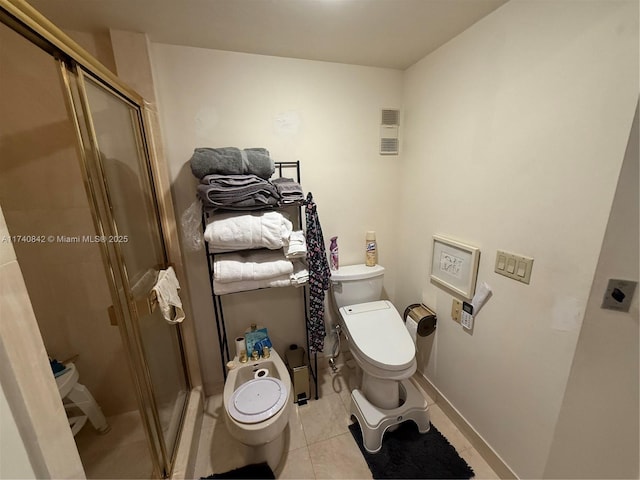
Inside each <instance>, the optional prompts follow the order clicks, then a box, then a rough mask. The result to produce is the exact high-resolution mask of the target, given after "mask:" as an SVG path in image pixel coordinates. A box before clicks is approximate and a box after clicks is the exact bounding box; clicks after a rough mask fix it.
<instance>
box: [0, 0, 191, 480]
mask: <svg viewBox="0 0 640 480" xmlns="http://www.w3.org/2000/svg"><path fill="white" fill-rule="evenodd" d="M0 21H2V22H3V23H5V24H7V25H8V26H9V27H10V28H13V29H14V30H16V31H18V32H19V33H21V34H22V35H23V36H25V37H26V38H27V39H29V40H31V41H32V42H33V43H34V44H36V45H38V46H39V47H40V48H42V49H43V50H45V51H47V52H49V53H51V54H52V55H53V56H54V57H56V58H57V59H58V60H59V64H60V76H61V80H62V83H63V86H64V90H65V91H66V92H67V105H68V109H69V113H70V115H71V118H72V119H73V122H74V124H75V125H74V127H75V129H76V132H77V138H78V144H77V148H78V153H79V157H80V158H81V165H80V166H81V170H82V174H83V178H84V183H85V190H86V192H87V196H88V198H89V203H90V205H91V211H92V217H93V222H94V225H95V227H96V232H97V235H98V236H100V237H103V238H106V239H109V238H112V239H118V238H122V237H123V236H124V235H125V233H126V232H119V230H118V222H117V221H116V219H115V218H114V206H113V201H112V200H113V198H112V195H111V193H110V187H109V185H108V182H107V179H106V175H105V174H106V172H105V165H104V161H103V158H102V156H101V154H100V150H99V148H100V147H99V142H98V140H97V134H96V130H95V126H94V122H93V119H92V118H91V106H90V101H89V98H88V95H87V84H90V85H91V88H94V87H96V88H98V89H102V90H103V91H104V92H106V93H107V94H109V95H112V96H113V98H116V99H117V100H118V101H120V102H122V103H124V104H126V105H127V106H128V107H129V109H130V112H131V115H130V120H131V122H132V125H135V128H134V132H133V133H134V135H135V138H136V146H137V154H138V158H139V159H140V170H139V173H140V175H141V176H142V177H143V178H142V180H143V184H144V185H142V186H141V187H142V189H146V190H147V191H146V192H144V194H146V195H148V198H151V199H152V200H153V202H152V203H153V208H152V210H153V213H152V214H151V217H152V218H150V219H149V220H150V222H152V223H153V224H154V228H156V229H157V230H156V232H157V234H158V235H157V238H156V239H155V240H157V242H158V244H157V247H158V253H159V254H158V255H157V257H158V260H159V262H158V263H156V264H155V265H152V266H151V267H152V268H151V269H150V270H151V272H152V273H153V274H154V275H157V271H158V270H159V269H161V268H166V267H167V266H168V265H167V250H166V246H165V245H164V238H163V232H162V222H161V219H160V214H159V209H158V204H157V196H156V192H155V186H154V179H153V172H152V168H151V165H150V161H151V153H150V147H149V142H150V138H149V137H148V133H147V132H148V131H149V127H148V118H147V117H146V116H145V114H144V113H145V112H144V108H143V106H144V100H143V99H142V97H140V96H139V95H138V94H137V93H136V92H134V91H133V90H131V89H129V88H128V87H127V86H126V85H124V84H122V83H121V82H120V80H119V79H118V78H117V77H116V76H115V75H113V74H112V73H111V72H110V71H109V70H107V69H106V68H105V67H104V66H102V65H101V64H100V63H98V62H96V61H95V60H94V59H93V58H92V57H91V56H90V55H89V54H87V53H86V52H85V51H84V50H82V49H81V48H80V47H79V46H77V45H76V44H75V43H74V42H73V41H71V40H70V39H68V37H66V36H65V35H64V34H63V33H62V32H60V31H59V30H58V29H57V28H56V27H55V26H53V25H52V24H51V23H50V22H48V20H46V19H45V18H44V17H42V16H41V15H40V14H39V13H38V12H37V11H35V10H34V9H33V8H32V7H30V6H29V5H28V4H26V3H25V2H23V1H22V0H0ZM97 243H99V244H100V247H101V253H102V258H103V262H104V267H105V272H106V275H107V280H108V283H109V287H110V291H111V297H112V299H113V308H112V309H111V312H110V316H111V318H112V321H113V322H115V323H117V324H118V327H119V329H120V333H121V337H122V340H123V344H124V347H125V351H126V352H127V355H128V357H129V365H130V367H131V370H132V374H133V375H132V376H133V381H134V385H135V388H136V393H137V395H136V397H137V401H138V405H139V409H140V414H141V416H142V420H143V425H144V428H145V434H146V436H147V440H148V443H149V448H150V453H151V457H152V461H153V468H154V472H153V473H154V475H157V476H162V477H166V476H168V475H169V474H170V472H171V471H172V467H173V463H174V461H175V456H176V452H177V446H178V437H179V433H180V431H181V429H182V423H183V420H184V414H185V410H186V405H187V396H186V395H185V398H184V399H183V403H182V408H181V411H180V412H179V414H180V420H179V424H178V426H177V432H176V434H175V438H174V440H173V442H172V443H173V445H167V441H166V440H165V438H164V435H163V428H162V424H161V420H160V417H159V412H158V409H157V403H156V398H157V396H156V394H155V392H154V386H153V382H152V375H151V372H150V369H149V365H148V363H147V361H146V357H145V348H144V345H143V339H142V337H141V331H140V323H141V319H142V318H143V317H145V316H148V315H150V314H151V308H146V307H150V306H151V305H150V302H148V301H147V299H148V298H149V293H150V287H151V286H152V284H151V285H149V284H148V282H147V283H146V284H145V285H144V286H143V290H144V291H139V292H135V294H134V292H133V289H132V287H133V286H132V285H131V284H130V280H131V279H130V277H129V274H133V273H134V272H127V266H126V261H125V260H126V259H125V255H124V254H123V248H122V247H123V245H122V244H121V243H119V242H118V241H114V242H109V241H99V242H97ZM154 278H155V277H154ZM153 283H155V280H154V282H153ZM156 313H157V311H156ZM175 333H176V337H177V345H178V350H179V356H180V361H181V362H180V363H181V365H180V370H181V371H182V373H183V379H184V386H185V390H186V392H188V391H189V389H190V378H189V371H188V368H187V364H186V356H185V352H184V350H183V344H182V333H181V329H180V326H179V325H176V326H175Z"/></svg>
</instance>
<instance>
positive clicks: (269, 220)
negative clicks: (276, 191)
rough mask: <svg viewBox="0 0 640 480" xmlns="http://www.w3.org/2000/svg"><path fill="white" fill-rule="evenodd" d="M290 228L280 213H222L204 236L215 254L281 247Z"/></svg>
mask: <svg viewBox="0 0 640 480" xmlns="http://www.w3.org/2000/svg"><path fill="white" fill-rule="evenodd" d="M292 230H293V224H292V223H291V221H290V220H289V219H288V218H287V217H286V216H285V215H283V214H282V213H280V212H275V211H267V212H256V213H251V214H246V215H238V214H233V213H224V214H219V215H214V217H213V219H212V220H211V222H209V223H208V224H207V226H206V228H205V231H204V238H205V240H206V241H207V242H209V248H210V249H211V251H213V252H214V253H218V252H229V251H233V250H248V249H252V248H268V249H270V250H277V249H280V248H282V247H283V246H284V244H285V242H286V241H287V239H288V238H289V236H290V235H291V232H292Z"/></svg>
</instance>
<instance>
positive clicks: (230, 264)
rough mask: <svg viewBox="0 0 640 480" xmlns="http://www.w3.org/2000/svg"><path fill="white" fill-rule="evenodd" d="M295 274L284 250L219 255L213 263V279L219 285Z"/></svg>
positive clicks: (248, 251) (249, 251)
mask: <svg viewBox="0 0 640 480" xmlns="http://www.w3.org/2000/svg"><path fill="white" fill-rule="evenodd" d="M291 273H293V264H292V263H291V261H290V260H287V259H286V258H285V257H284V255H283V253H282V250H247V251H245V252H239V253H224V254H221V255H218V256H217V257H216V259H215V261H214V262H213V279H214V280H216V281H217V282H219V283H231V282H242V281H246V280H267V279H270V278H274V277H279V276H281V275H290V274H291Z"/></svg>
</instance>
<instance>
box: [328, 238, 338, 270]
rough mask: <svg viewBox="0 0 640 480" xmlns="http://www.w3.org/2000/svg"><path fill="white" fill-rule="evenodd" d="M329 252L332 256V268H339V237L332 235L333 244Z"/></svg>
mask: <svg viewBox="0 0 640 480" xmlns="http://www.w3.org/2000/svg"><path fill="white" fill-rule="evenodd" d="M329 252H330V257H331V262H330V263H331V265H330V267H331V270H334V271H335V270H338V268H339V266H340V265H339V262H338V237H331V245H330V246H329Z"/></svg>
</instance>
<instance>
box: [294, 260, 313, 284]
mask: <svg viewBox="0 0 640 480" xmlns="http://www.w3.org/2000/svg"><path fill="white" fill-rule="evenodd" d="M290 278H291V285H293V286H295V287H299V286H300V285H304V284H305V283H307V282H309V271H308V270H307V266H306V265H305V264H304V263H302V262H300V261H297V260H296V261H294V262H293V273H292V274H291V276H290Z"/></svg>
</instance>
